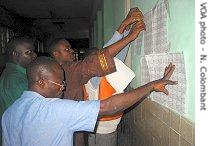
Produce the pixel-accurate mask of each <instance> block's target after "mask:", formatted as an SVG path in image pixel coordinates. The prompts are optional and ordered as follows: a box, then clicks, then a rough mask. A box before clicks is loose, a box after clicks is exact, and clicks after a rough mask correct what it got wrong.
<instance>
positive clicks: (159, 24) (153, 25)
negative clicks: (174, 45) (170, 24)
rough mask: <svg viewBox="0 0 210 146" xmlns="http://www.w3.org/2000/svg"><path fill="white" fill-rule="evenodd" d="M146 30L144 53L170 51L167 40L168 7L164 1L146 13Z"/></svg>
mask: <svg viewBox="0 0 210 146" xmlns="http://www.w3.org/2000/svg"><path fill="white" fill-rule="evenodd" d="M144 20H145V24H146V31H145V32H144V54H145V55H148V54H153V53H165V52H168V51H169V48H170V43H169V42H168V41H167V27H166V22H167V9H166V7H165V4H164V3H160V4H158V5H156V7H154V8H153V9H152V10H151V11H149V12H147V13H146V14H145V15H144Z"/></svg>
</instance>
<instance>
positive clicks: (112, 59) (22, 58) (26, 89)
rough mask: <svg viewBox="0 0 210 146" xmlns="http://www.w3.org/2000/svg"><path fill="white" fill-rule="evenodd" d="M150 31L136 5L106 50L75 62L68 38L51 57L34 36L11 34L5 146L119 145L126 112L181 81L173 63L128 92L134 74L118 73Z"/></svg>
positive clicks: (1, 100) (1, 101)
mask: <svg viewBox="0 0 210 146" xmlns="http://www.w3.org/2000/svg"><path fill="white" fill-rule="evenodd" d="M145 29H146V26H145V23H144V18H143V15H142V13H141V11H140V10H139V9H138V8H132V9H131V10H130V11H129V13H128V15H127V17H126V18H125V19H124V20H123V22H122V23H121V25H120V26H119V28H118V29H117V30H116V31H115V33H114V35H113V37H112V38H111V39H110V40H109V41H108V43H107V44H105V45H104V47H103V49H101V48H94V49H92V51H91V52H89V53H88V55H86V57H85V58H84V60H80V61H74V54H73V53H74V52H73V49H72V47H71V44H70V43H69V42H68V41H67V40H66V39H63V38H59V39H55V40H53V41H52V42H51V43H50V45H49V46H48V48H46V49H45V50H46V51H47V52H48V53H49V54H50V56H49V57H46V56H41V57H37V55H36V53H35V52H34V50H35V47H34V45H33V42H32V41H31V39H30V38H27V37H16V38H12V39H11V40H10V41H9V42H8V43H7V45H6V48H5V50H6V54H7V58H8V60H9V61H8V63H7V64H6V68H5V69H4V71H3V73H2V74H1V77H0V106H1V108H0V116H1V117H2V119H1V121H2V124H1V128H2V129H1V131H2V132H1V133H2V143H3V145H4V146H48V145H49V146H73V145H75V146H85V145H88V144H89V146H105V145H107V144H108V145H109V146H116V145H117V142H116V129H117V125H118V124H119V122H120V118H121V117H122V115H123V111H124V110H125V109H127V108H128V107H130V106H132V105H133V104H135V103H136V102H139V101H143V100H144V99H145V98H146V97H147V96H148V95H149V94H150V93H151V92H163V93H165V94H167V95H168V94H169V92H168V90H167V89H166V88H165V87H166V86H167V85H175V84H177V82H176V81H171V80H170V77H171V75H172V74H173V71H174V69H175V66H174V65H173V64H172V63H170V64H169V65H168V66H167V67H166V68H165V72H164V73H163V78H161V79H159V80H155V81H152V82H149V83H147V84H145V85H144V86H141V87H138V88H136V89H134V90H132V91H129V92H125V93H124V92H123V90H124V89H125V88H126V87H127V86H128V84H129V83H130V82H131V80H132V78H129V79H128V80H119V81H118V80H117V79H116V78H115V76H120V78H121V79H124V78H126V76H127V72H126V73H124V74H123V72H124V70H129V68H128V67H126V66H125V65H124V63H123V62H124V61H125V57H126V54H127V51H128V48H129V44H130V43H131V42H132V41H133V40H135V39H136V38H137V37H138V35H139V33H140V32H141V31H144V30H145ZM129 71H130V72H131V75H130V76H132V74H133V73H132V71H131V70H129ZM113 82H118V84H121V85H123V86H120V87H118V86H116V85H115V84H113ZM93 97H94V98H93ZM85 131H86V132H85ZM87 132H92V133H87ZM86 140H87V141H86Z"/></svg>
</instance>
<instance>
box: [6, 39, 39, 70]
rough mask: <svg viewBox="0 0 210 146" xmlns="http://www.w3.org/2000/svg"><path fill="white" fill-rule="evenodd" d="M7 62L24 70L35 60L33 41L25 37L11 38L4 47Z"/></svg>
mask: <svg viewBox="0 0 210 146" xmlns="http://www.w3.org/2000/svg"><path fill="white" fill-rule="evenodd" d="M6 54H7V56H8V58H9V61H11V62H13V63H15V64H18V65H20V66H22V67H24V68H26V67H27V66H28V64H29V63H30V62H31V61H33V60H34V59H35V58H36V53H35V52H34V45H33V41H32V40H31V39H29V38H27V37H15V38H12V39H11V40H10V41H9V42H8V43H7V45H6Z"/></svg>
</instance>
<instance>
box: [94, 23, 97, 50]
mask: <svg viewBox="0 0 210 146" xmlns="http://www.w3.org/2000/svg"><path fill="white" fill-rule="evenodd" d="M97 41H98V32H97V21H96V20H95V21H94V22H93V47H97Z"/></svg>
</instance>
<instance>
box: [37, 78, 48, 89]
mask: <svg viewBox="0 0 210 146" xmlns="http://www.w3.org/2000/svg"><path fill="white" fill-rule="evenodd" d="M37 83H38V86H39V87H40V88H41V89H44V88H45V86H46V82H45V81H44V80H43V79H40V80H38V81H37Z"/></svg>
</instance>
